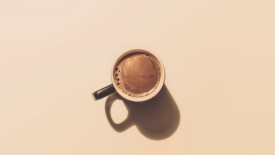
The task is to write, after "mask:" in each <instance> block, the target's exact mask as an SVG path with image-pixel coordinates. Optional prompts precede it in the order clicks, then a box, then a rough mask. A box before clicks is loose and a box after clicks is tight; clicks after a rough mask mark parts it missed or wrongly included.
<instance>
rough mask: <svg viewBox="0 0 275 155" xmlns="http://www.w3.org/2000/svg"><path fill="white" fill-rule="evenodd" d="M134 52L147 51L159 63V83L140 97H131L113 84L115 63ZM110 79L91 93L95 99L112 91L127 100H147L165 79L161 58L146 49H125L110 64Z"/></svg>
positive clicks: (154, 94)
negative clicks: (109, 82) (109, 81)
mask: <svg viewBox="0 0 275 155" xmlns="http://www.w3.org/2000/svg"><path fill="white" fill-rule="evenodd" d="M135 52H138V53H145V54H146V53H147V54H150V55H152V56H154V57H155V58H156V59H157V61H158V62H159V64H160V65H161V66H160V70H161V72H160V73H161V76H160V81H159V84H158V85H157V87H156V89H155V90H154V91H153V92H152V93H150V94H149V95H147V96H144V97H140V98H136V97H132V96H128V95H127V94H125V93H123V92H122V91H121V90H119V88H118V86H117V85H116V84H115V81H114V74H113V73H114V70H115V69H116V65H117V63H118V62H119V61H120V60H121V59H123V58H124V57H125V56H127V55H129V54H132V53H135ZM111 81H112V84H110V85H108V86H106V87H104V88H102V89H100V90H98V91H96V92H94V93H93V94H92V96H93V97H94V99H95V100H99V99H101V98H104V97H106V96H108V95H111V94H113V93H118V94H119V95H120V96H122V97H123V98H124V99H127V100H129V101H133V102H143V101H146V100H149V99H151V98H153V97H154V96H156V95H157V94H158V93H159V92H160V90H161V88H162V86H163V85H164V81H165V69H164V65H163V63H162V62H161V60H160V59H159V57H157V55H156V54H153V53H152V52H148V51H146V50H141V49H134V50H130V51H127V52H125V53H123V54H122V55H121V56H120V57H119V58H118V59H117V60H116V61H115V63H114V64H113V66H112V69H111Z"/></svg>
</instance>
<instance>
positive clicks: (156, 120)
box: [105, 85, 180, 140]
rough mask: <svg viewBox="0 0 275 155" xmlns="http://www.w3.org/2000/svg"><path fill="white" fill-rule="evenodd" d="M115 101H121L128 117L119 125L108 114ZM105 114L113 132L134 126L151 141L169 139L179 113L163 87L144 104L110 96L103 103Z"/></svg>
mask: <svg viewBox="0 0 275 155" xmlns="http://www.w3.org/2000/svg"><path fill="white" fill-rule="evenodd" d="M116 100H122V101H123V102H124V104H125V106H126V108H127V110H128V117H127V118H126V120H125V121H124V122H122V123H120V124H116V123H114V121H113V119H112V117H111V114H110V110H111V107H112V104H113V103H114V101H116ZM105 112H106V116H107V119H108V121H109V123H110V125H111V126H112V128H113V129H114V130H115V131H117V132H123V131H125V130H126V129H128V128H129V127H131V126H133V125H135V126H136V127H137V128H138V130H139V131H140V132H141V133H142V134H143V135H144V136H145V137H147V138H149V139H153V140H162V139H166V138H168V137H170V136H171V135H173V134H174V133H175V131H176V130H177V128H178V126H179V123H180V111H179V109H178V106H177V104H176V102H175V101H174V99H173V97H172V96H171V94H170V92H169V90H168V89H167V87H166V86H165V85H164V86H163V88H162V89H161V91H160V92H159V93H158V94H157V95H156V96H155V97H154V98H152V99H150V100H148V101H145V102H131V101H128V100H125V99H123V98H122V97H121V96H120V95H119V94H117V93H115V94H113V95H110V96H109V97H108V98H107V100H106V103H105Z"/></svg>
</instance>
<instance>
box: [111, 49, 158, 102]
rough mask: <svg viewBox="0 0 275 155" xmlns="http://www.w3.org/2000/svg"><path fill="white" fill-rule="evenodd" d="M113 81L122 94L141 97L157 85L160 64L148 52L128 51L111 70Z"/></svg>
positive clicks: (151, 91)
mask: <svg viewBox="0 0 275 155" xmlns="http://www.w3.org/2000/svg"><path fill="white" fill-rule="evenodd" d="M113 74H114V75H113V77H114V82H115V84H116V86H117V87H118V88H119V89H120V91H121V92H123V93H124V94H126V95H128V96H131V97H135V98H142V97H145V96H148V95H150V94H151V93H153V92H154V91H155V89H156V88H157V87H158V84H159V82H160V79H161V65H160V63H159V62H158V60H157V59H156V58H155V57H154V56H153V55H151V54H149V53H144V52H137V53H135V52H134V53H130V54H127V55H126V56H124V57H122V59H121V60H119V62H118V63H117V64H116V67H115V69H114V71H113Z"/></svg>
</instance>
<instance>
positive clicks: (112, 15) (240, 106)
mask: <svg viewBox="0 0 275 155" xmlns="http://www.w3.org/2000/svg"><path fill="white" fill-rule="evenodd" d="M274 6H275V2H274V0H261V1H260V0H252V1H251V0H223V1H221V0H171V1H168V0H131V1H129V0H66V1H65V0H25V1H23V0H1V1H0V19H1V21H0V22H1V23H0V74H1V76H0V125H1V126H0V154H1V155H98V154H100V155H101V154H102V155H121V154H125V155H126V154H128V155H141V154H142V155H143V154H148V155H233V154H234V155H274V154H275V132H274V131H275V97H274V94H275V80H274V79H275V45H274V42H275V29H274V27H275V20H274V15H275V9H274ZM134 48H142V49H146V50H149V51H152V52H154V53H156V54H157V55H158V56H159V57H160V58H161V59H162V60H163V63H164V65H165V67H166V71H167V80H166V88H167V91H168V90H169V92H170V94H171V95H170V98H173V100H174V104H175V105H176V107H177V108H178V112H179V115H178V116H179V117H178V118H176V117H170V115H169V116H168V118H169V119H170V118H174V119H175V120H169V121H172V122H173V121H174V122H175V124H176V125H175V126H173V127H171V126H170V124H169V123H168V124H167V126H165V124H164V129H165V130H166V129H167V130H168V129H169V130H170V128H171V132H170V131H169V133H168V134H167V135H162V133H163V132H166V131H163V132H162V131H160V132H159V133H158V134H159V135H158V136H160V137H162V138H159V140H157V139H158V138H152V137H151V138H150V134H149V136H148V135H146V134H144V133H143V132H141V130H140V129H139V128H137V126H136V125H133V126H131V127H129V128H128V129H126V130H124V131H122V132H117V130H115V129H114V127H112V125H111V124H110V123H109V121H108V119H107V117H106V113H105V106H106V104H105V103H107V98H104V99H102V100H100V101H93V99H92V97H91V93H92V92H93V91H95V90H97V89H99V88H102V87H104V86H106V85H108V84H110V77H109V73H110V69H111V67H112V63H113V61H114V60H115V59H116V58H117V57H118V56H119V55H120V54H121V53H123V52H125V51H127V50H130V49H134ZM166 95H167V93H166ZM108 99H110V98H108ZM163 99H164V101H166V100H165V99H167V98H165V97H163ZM155 100H162V99H155ZM162 104H163V105H164V104H165V105H169V104H170V102H169V103H168V102H167V103H162ZM143 106H144V105H143ZM137 108H138V107H137ZM147 108H148V107H147ZM150 108H151V109H150ZM154 108H157V106H155V107H154V106H153V109H152V107H149V110H154ZM145 109H146V108H145ZM162 110H163V109H162ZM149 112H150V111H149ZM158 112H159V111H158ZM160 112H164V113H165V114H167V113H166V111H160ZM142 114H143V113H142ZM153 114H154V113H153ZM153 114H152V115H148V113H147V114H146V115H145V116H146V117H147V116H148V119H152V118H153V121H152V122H154V121H156V122H157V123H160V122H159V119H158V118H157V117H155V116H154V115H153ZM111 115H112V116H111V117H112V118H113V119H114V121H115V122H116V123H119V122H122V121H123V120H124V119H125V118H126V117H127V108H126V107H125V104H124V102H123V101H122V100H118V99H117V100H115V101H114V103H113V105H112V107H111ZM158 116H162V115H158ZM171 116H174V115H172V114H171ZM140 118H142V116H140ZM160 119H164V120H165V118H160ZM143 120H144V121H145V119H143ZM143 120H142V119H141V120H140V121H141V124H142V123H143V122H142V121H143ZM165 121H166V123H167V120H165ZM152 122H151V123H149V124H145V129H146V125H147V126H149V127H150V125H152ZM153 124H154V123H153ZM146 130H147V129H146ZM154 130H155V128H154ZM154 130H152V131H154ZM147 131H148V132H150V131H149V129H148V130H147ZM151 134H154V132H151Z"/></svg>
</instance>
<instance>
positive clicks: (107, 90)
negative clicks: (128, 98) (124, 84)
mask: <svg viewBox="0 0 275 155" xmlns="http://www.w3.org/2000/svg"><path fill="white" fill-rule="evenodd" d="M115 92H116V89H115V87H114V85H113V84H110V85H108V86H106V87H104V88H102V89H99V90H98V91H96V92H94V93H93V94H92V96H93V97H94V99H95V100H99V99H102V98H103V97H106V96H108V95H111V94H113V93H115Z"/></svg>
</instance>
